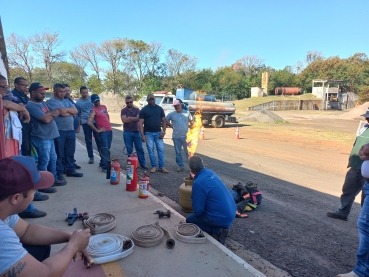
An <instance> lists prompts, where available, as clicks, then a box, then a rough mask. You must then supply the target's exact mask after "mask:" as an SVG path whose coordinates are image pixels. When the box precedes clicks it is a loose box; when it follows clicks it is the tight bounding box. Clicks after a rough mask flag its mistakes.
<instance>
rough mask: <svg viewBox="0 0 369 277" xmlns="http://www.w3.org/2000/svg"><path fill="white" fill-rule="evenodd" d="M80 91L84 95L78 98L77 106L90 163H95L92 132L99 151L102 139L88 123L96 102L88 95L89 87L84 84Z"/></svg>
mask: <svg viewBox="0 0 369 277" xmlns="http://www.w3.org/2000/svg"><path fill="white" fill-rule="evenodd" d="M79 92H80V94H81V96H82V97H81V98H79V99H78V100H77V102H76V106H77V110H78V114H79V118H80V122H81V125H82V128H83V133H84V136H85V143H86V149H87V155H88V157H89V161H88V163H89V164H93V163H94V152H93V148H92V134H93V135H94V138H95V143H96V147H97V151H98V152H99V153H100V152H101V140H100V136H99V133H97V132H95V131H94V130H92V129H91V128H90V126H88V124H87V121H88V117H89V116H90V112H91V109H92V107H93V106H94V104H93V103H92V102H91V97H90V96H89V95H88V88H87V87H85V86H82V87H80V88H79ZM93 123H94V124H95V121H93ZM95 127H96V126H95ZM100 165H101V160H100Z"/></svg>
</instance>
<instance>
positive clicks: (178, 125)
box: [165, 100, 192, 172]
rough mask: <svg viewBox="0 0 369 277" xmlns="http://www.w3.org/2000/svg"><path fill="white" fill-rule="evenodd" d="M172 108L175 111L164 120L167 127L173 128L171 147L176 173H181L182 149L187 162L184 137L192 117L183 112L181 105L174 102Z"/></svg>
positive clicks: (182, 166) (182, 164)
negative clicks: (173, 151) (172, 146)
mask: <svg viewBox="0 0 369 277" xmlns="http://www.w3.org/2000/svg"><path fill="white" fill-rule="evenodd" d="M173 106H174V109H175V111H173V112H171V113H169V114H168V115H167V116H166V117H165V119H166V121H167V126H169V127H171V128H173V134H172V139H173V145H174V150H175V152H176V163H177V165H178V169H177V172H180V171H183V168H184V163H183V158H182V148H183V151H184V153H185V156H186V161H187V160H188V150H187V142H186V136H187V131H188V123H189V122H192V115H191V114H190V113H189V112H187V111H186V112H183V108H182V103H181V102H180V101H179V100H174V102H173Z"/></svg>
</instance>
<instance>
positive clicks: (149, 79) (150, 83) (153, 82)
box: [140, 76, 163, 95]
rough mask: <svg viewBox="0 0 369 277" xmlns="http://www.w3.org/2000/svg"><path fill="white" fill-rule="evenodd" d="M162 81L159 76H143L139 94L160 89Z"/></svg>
mask: <svg viewBox="0 0 369 277" xmlns="http://www.w3.org/2000/svg"><path fill="white" fill-rule="evenodd" d="M162 87H163V86H162V83H161V80H160V78H159V77H155V76H145V77H144V78H143V80H142V87H141V90H140V95H146V94H149V93H152V92H154V91H160V90H162Z"/></svg>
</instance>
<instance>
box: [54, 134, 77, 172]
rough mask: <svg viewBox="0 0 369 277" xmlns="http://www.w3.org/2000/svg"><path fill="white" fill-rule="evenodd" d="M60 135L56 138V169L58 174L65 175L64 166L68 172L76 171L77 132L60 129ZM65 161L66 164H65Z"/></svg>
mask: <svg viewBox="0 0 369 277" xmlns="http://www.w3.org/2000/svg"><path fill="white" fill-rule="evenodd" d="M59 134H60V136H59V137H57V138H56V139H55V150H56V155H57V156H58V159H57V161H56V171H57V174H58V176H59V177H60V176H63V174H64V168H66V169H67V172H70V173H72V172H75V171H76V168H75V166H74V152H75V151H76V132H75V131H74V130H71V131H59ZM64 162H65V165H64Z"/></svg>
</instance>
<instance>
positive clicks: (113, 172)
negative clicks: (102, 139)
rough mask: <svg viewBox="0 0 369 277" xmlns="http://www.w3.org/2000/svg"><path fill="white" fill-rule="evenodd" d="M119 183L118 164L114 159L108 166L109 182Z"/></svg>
mask: <svg viewBox="0 0 369 277" xmlns="http://www.w3.org/2000/svg"><path fill="white" fill-rule="evenodd" d="M119 183H120V164H119V161H118V160H114V162H113V163H112V164H111V167H110V184H112V185H118V184H119Z"/></svg>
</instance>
